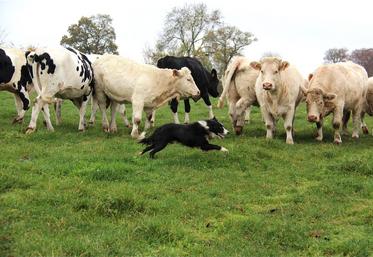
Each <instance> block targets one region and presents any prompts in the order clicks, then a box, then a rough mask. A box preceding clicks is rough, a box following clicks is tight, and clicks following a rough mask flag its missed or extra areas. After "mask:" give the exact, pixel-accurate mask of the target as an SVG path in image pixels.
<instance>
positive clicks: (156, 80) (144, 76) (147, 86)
mask: <svg viewBox="0 0 373 257" xmlns="http://www.w3.org/2000/svg"><path fill="white" fill-rule="evenodd" d="M93 70H94V74H95V95H94V97H95V98H96V99H97V101H98V105H99V107H100V110H101V112H102V125H103V129H104V130H105V131H115V130H116V122H115V112H116V110H117V105H118V104H122V103H125V102H131V103H132V110H133V113H132V121H133V122H132V123H133V127H132V132H131V136H132V137H133V138H142V137H144V136H145V133H142V134H141V135H140V134H139V124H140V122H141V116H142V111H143V110H144V111H145V113H146V117H147V119H146V121H145V130H146V129H148V128H149V127H150V124H151V118H152V113H153V110H155V109H157V108H159V107H160V106H162V105H164V104H165V103H167V102H168V101H169V100H171V99H173V98H178V99H179V98H180V97H190V96H193V97H197V96H198V95H199V94H200V92H199V89H198V88H197V86H196V84H195V83H194V80H193V77H192V75H191V72H190V70H189V69H188V68H182V69H180V70H172V69H159V68H157V67H155V66H153V65H148V64H140V63H136V62H133V61H131V60H128V59H126V58H123V57H120V56H117V55H110V54H107V55H104V56H102V57H101V58H100V59H98V60H97V61H96V62H95V63H94V64H93ZM107 100H110V101H111V122H110V129H109V124H108V120H107V117H106V112H105V110H106V104H107Z"/></svg>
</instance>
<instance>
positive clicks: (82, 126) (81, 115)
mask: <svg viewBox="0 0 373 257" xmlns="http://www.w3.org/2000/svg"><path fill="white" fill-rule="evenodd" d="M88 100H89V99H88V98H87V99H86V100H85V101H83V99H74V100H72V101H73V103H74V105H75V106H76V107H77V108H78V109H79V126H78V130H79V131H81V132H83V131H84V129H85V125H86V124H85V113H86V110H87V104H88Z"/></svg>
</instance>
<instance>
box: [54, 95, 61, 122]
mask: <svg viewBox="0 0 373 257" xmlns="http://www.w3.org/2000/svg"><path fill="white" fill-rule="evenodd" d="M62 102H63V100H62V99H56V102H55V103H54V110H55V112H56V125H57V126H58V125H60V124H61V123H62V115H61V108H62Z"/></svg>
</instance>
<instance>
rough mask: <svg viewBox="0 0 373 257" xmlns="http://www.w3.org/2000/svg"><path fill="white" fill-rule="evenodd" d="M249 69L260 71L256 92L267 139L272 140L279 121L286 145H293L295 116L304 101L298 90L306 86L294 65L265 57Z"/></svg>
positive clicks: (253, 63)
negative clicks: (281, 123) (284, 131)
mask: <svg viewBox="0 0 373 257" xmlns="http://www.w3.org/2000/svg"><path fill="white" fill-rule="evenodd" d="M251 66H252V67H253V68H254V69H256V70H258V71H260V73H259V76H258V78H257V80H256V84H255V92H256V96H257V99H258V102H259V105H260V110H261V112H262V116H263V119H264V121H265V125H266V128H267V136H266V137H267V138H268V139H272V138H273V133H274V131H275V130H276V121H277V120H278V119H279V118H280V117H282V118H283V119H284V127H285V130H286V143H287V144H294V140H293V123H294V115H295V110H296V108H297V106H298V104H299V102H300V101H301V100H302V97H303V94H302V90H301V87H304V86H305V84H306V81H305V79H304V78H303V77H302V75H301V74H300V73H299V71H298V70H297V69H296V68H295V66H294V65H291V64H290V63H289V62H287V61H283V60H281V59H279V58H276V57H264V58H263V59H261V60H260V62H252V63H251Z"/></svg>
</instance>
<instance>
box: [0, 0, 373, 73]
mask: <svg viewBox="0 0 373 257" xmlns="http://www.w3.org/2000/svg"><path fill="white" fill-rule="evenodd" d="M201 2H203V3H206V5H207V7H208V8H209V9H210V10H213V9H219V10H220V11H221V13H222V15H223V17H224V21H225V22H226V23H227V24H229V25H235V26H237V27H238V28H240V29H241V30H243V31H249V32H251V33H253V34H254V35H255V36H256V37H257V38H258V41H257V42H254V43H253V44H252V45H250V46H248V47H247V48H246V49H245V51H244V54H245V55H246V56H247V57H248V58H250V59H258V58H260V57H261V56H262V54H263V53H264V52H268V51H271V52H276V53H279V54H280V55H281V56H282V58H283V59H286V60H288V61H290V62H291V63H293V64H295V65H296V66H297V67H298V68H299V70H300V71H301V72H302V73H303V74H304V75H305V76H306V75H307V74H308V73H310V72H312V71H313V70H314V69H315V68H316V67H317V66H318V65H320V64H321V63H322V61H323V56H324V53H325V51H326V50H327V49H329V48H334V47H338V48H339V47H346V48H348V49H350V50H352V49H357V48H372V47H373V1H372V0H354V1H344V0H339V1H337V0H312V1H300V0H298V1H296V0H278V1H276V0H273V1H272V0H271V1H265V0H260V1H259V0H257V1H249V0H246V1H244V0H242V1H238V0H237V1H236V0H229V1H218V0H204V1H185V0H155V1H142V0H137V1H112V0H100V1H95V0H91V1H86V0H84V1H83V0H75V1H71V0H64V1H54V0H48V1H44V0H33V1H26V0H23V1H22V0H0V29H2V30H5V31H6V33H7V37H6V40H7V41H10V42H12V43H13V44H15V45H16V46H27V45H30V44H31V45H36V46H56V45H58V44H59V42H60V40H61V37H62V36H63V35H64V34H66V32H67V28H68V26H69V25H71V24H73V23H77V22H78V20H79V18H80V17H81V16H90V15H94V14H97V13H102V14H110V15H111V17H112V18H113V26H114V28H115V31H116V34H117V41H116V43H117V45H118V46H119V52H120V54H121V55H123V56H126V57H129V58H131V59H134V60H137V61H139V62H143V50H144V48H145V46H146V45H149V46H152V45H153V44H154V42H155V40H156V39H157V37H158V35H159V34H160V32H161V31H162V27H163V22H164V19H165V16H166V14H167V12H169V11H170V10H171V9H172V8H173V7H175V6H179V7H180V6H183V5H184V4H185V3H201Z"/></svg>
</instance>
